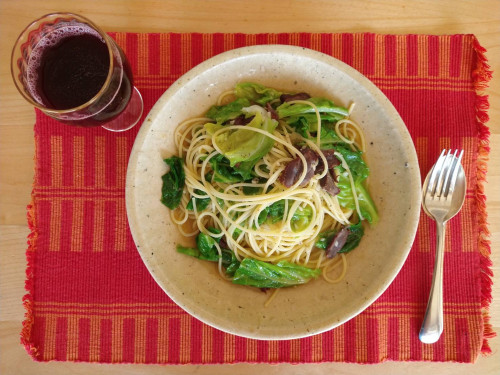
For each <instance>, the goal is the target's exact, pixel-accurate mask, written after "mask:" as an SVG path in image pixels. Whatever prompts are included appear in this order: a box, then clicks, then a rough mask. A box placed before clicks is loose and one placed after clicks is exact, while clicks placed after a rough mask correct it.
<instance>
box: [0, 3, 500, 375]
mask: <svg viewBox="0 0 500 375" xmlns="http://www.w3.org/2000/svg"><path fill="white" fill-rule="evenodd" d="M54 11H70V12H75V13H80V14H82V15H85V16H87V17H89V18H91V19H92V20H94V21H95V22H96V23H97V24H98V25H100V26H102V27H103V28H104V29H105V30H107V31H131V32H168V31H174V32H193V31H198V32H220V31H222V32H244V33H257V32H292V31H307V32H361V31H371V32H377V33H396V34H404V33H422V34H453V33H473V34H475V35H476V36H477V37H478V39H479V41H480V43H481V44H482V45H483V46H484V47H486V48H487V49H488V53H487V57H488V59H489V61H490V64H491V67H492V69H493V71H494V72H495V75H494V79H493V80H492V82H491V85H490V88H489V89H488V90H487V91H486V92H487V93H488V94H489V95H490V105H491V107H490V111H489V113H490V117H491V120H490V122H489V126H490V129H491V138H490V145H491V155H490V162H489V172H488V180H489V184H488V185H487V187H486V194H487V196H488V203H487V205H488V214H489V222H490V230H491V248H492V251H493V254H492V260H493V263H494V267H493V271H494V272H495V278H494V286H493V299H494V301H493V303H492V305H491V308H490V313H491V323H492V325H493V326H494V329H495V331H496V332H500V287H499V285H500V277H499V274H500V267H499V265H500V252H499V250H500V191H499V186H500V120H499V118H500V78H499V74H500V1H498V0H480V1H460V0H442V1H433V0H427V1H415V2H406V1H395V0H392V1H391V0H384V1H359V2H358V1H343V2H342V1H312V0H307V1H306V0H304V1H292V0H289V1H284V0H283V1H278V0H276V1H272V0H271V1H270V0H252V1H246V2H243V1H241V2H239V1H230V0H226V1H224V0H217V1H202V0H189V1H178V2H176V1H173V0H168V1H153V0H150V1H140V0H135V1H134V0H130V1H107V0H101V1H88V0H87V1H71V2H69V1H63V0H45V1H35V0H33V1H12V0H10V1H9V0H0V35H1V38H0V45H1V47H0V55H1V58H0V62H1V66H0V69H1V70H0V79H1V81H0V100H1V101H0V109H1V110H0V131H1V134H0V189H1V192H0V229H1V238H0V241H1V242H0V243H1V256H0V262H1V268H0V281H1V288H0V297H1V300H0V306H1V311H0V340H1V341H0V373H1V374H4V375H11V374H18V375H21V374H51V375H57V374H69V373H71V374H89V373H92V374H160V373H161V374H174V373H175V374H189V373H193V372H196V373H200V374H208V373H217V374H252V373H257V372H262V373H266V374H303V373H307V374H320V373H336V374H396V373H397V374H400V373H403V372H405V373H408V374H438V373H439V374H483V375H485V374H498V373H500V337H497V338H495V339H493V340H491V341H490V344H491V346H492V349H493V355H491V356H489V357H480V358H479V359H478V361H477V363H476V364H474V365H464V364H454V363H422V362H416V363H401V362H389V363H383V364H379V365H370V366H362V365H354V364H344V363H325V364H312V365H295V366H292V365H287V364H282V365H273V366H269V365H251V364H238V365H226V366H155V365H98V364H89V363H71V362H61V363H58V362H51V363H36V362H34V361H32V360H31V359H30V357H29V356H28V355H27V354H26V352H25V351H24V348H23V347H22V346H21V345H20V344H19V332H20V330H21V321H22V320H23V316H24V309H23V307H22V304H21V298H22V296H23V295H24V293H25V291H24V277H25V249H26V236H27V234H28V227H27V224H26V205H27V203H29V201H30V192H31V185H32V179H33V151H34V149H33V147H34V143H33V124H34V121H35V116H34V111H33V108H32V107H31V106H30V105H29V104H28V103H26V102H25V101H24V100H23V99H22V97H21V96H20V95H19V93H18V92H17V90H16V88H15V87H14V85H13V83H12V80H11V77H10V66H9V64H10V51H11V48H12V46H13V44H14V41H15V39H16V37H17V36H18V34H19V33H20V31H21V30H22V29H23V28H24V27H25V26H26V25H27V24H28V23H30V22H31V21H32V20H34V19H35V18H37V17H39V16H41V15H43V14H45V13H50V12H54Z"/></svg>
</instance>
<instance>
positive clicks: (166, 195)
mask: <svg viewBox="0 0 500 375" xmlns="http://www.w3.org/2000/svg"><path fill="white" fill-rule="evenodd" d="M164 162H165V163H166V164H167V165H168V166H169V167H170V170H169V171H168V172H167V173H165V174H164V175H163V176H162V177H161V179H162V182H163V184H162V188H161V203H163V204H164V205H165V206H167V207H168V208H170V209H171V210H173V209H174V208H176V207H177V206H179V204H180V203H181V198H182V192H183V191H184V183H185V179H186V176H185V174H184V167H183V162H182V159H181V158H179V157H177V156H172V157H171V158H167V159H164Z"/></svg>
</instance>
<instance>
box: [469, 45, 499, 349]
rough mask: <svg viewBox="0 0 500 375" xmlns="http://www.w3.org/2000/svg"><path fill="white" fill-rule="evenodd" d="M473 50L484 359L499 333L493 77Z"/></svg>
mask: <svg viewBox="0 0 500 375" xmlns="http://www.w3.org/2000/svg"><path fill="white" fill-rule="evenodd" d="M473 48H474V51H475V52H476V56H477V61H476V66H475V69H474V70H473V72H472V77H473V79H474V88H475V91H476V103H475V104H476V108H475V109H476V116H477V123H478V131H479V142H478V145H479V146H478V147H479V149H478V159H477V173H476V177H477V186H476V194H475V198H476V204H477V207H478V221H479V238H478V239H479V243H478V247H479V251H480V253H481V258H480V267H481V307H482V309H483V311H482V314H483V323H484V327H483V329H484V331H483V344H482V347H481V353H482V354H483V355H486V354H491V348H490V346H489V344H488V340H489V339H491V338H493V337H495V336H496V333H495V332H494V331H493V327H492V326H491V323H490V316H489V312H488V310H489V306H490V304H491V300H492V296H491V287H492V284H493V280H492V277H493V271H492V270H491V267H492V265H493V264H492V261H491V259H490V255H491V246H490V239H489V238H490V232H489V230H488V216H487V212H486V195H485V194H484V185H485V183H486V172H487V167H488V164H487V162H488V160H489V152H490V146H489V136H490V130H489V128H488V126H487V125H486V123H487V122H488V120H489V116H488V112H487V111H488V109H489V106H490V105H489V101H488V95H484V94H481V91H482V90H484V89H486V88H487V87H488V85H489V81H490V80H491V77H492V71H491V70H490V66H489V64H488V60H487V58H486V49H485V48H484V47H482V46H481V45H480V44H479V41H478V40H477V38H476V37H474V38H473Z"/></svg>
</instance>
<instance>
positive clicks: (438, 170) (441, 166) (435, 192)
mask: <svg viewBox="0 0 500 375" xmlns="http://www.w3.org/2000/svg"><path fill="white" fill-rule="evenodd" d="M458 153H459V150H455V152H454V153H453V154H452V151H451V150H448V152H446V150H443V151H442V152H441V155H440V156H439V158H438V160H437V162H436V164H434V167H432V173H431V176H430V178H429V184H428V186H427V192H428V193H429V194H430V195H431V197H432V198H439V199H441V198H444V199H447V198H448V196H451V194H452V193H453V190H454V189H455V183H456V181H457V176H458V172H459V170H460V168H459V165H460V162H461V160H462V156H463V154H464V150H460V153H459V154H458ZM457 154H458V157H457Z"/></svg>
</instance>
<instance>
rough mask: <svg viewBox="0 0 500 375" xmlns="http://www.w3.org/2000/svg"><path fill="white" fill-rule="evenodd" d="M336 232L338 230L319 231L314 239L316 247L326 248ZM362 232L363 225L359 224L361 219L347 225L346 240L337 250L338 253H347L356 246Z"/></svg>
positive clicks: (363, 232)
mask: <svg viewBox="0 0 500 375" xmlns="http://www.w3.org/2000/svg"><path fill="white" fill-rule="evenodd" d="M337 232H338V231H327V232H322V233H320V234H319V236H318V238H317V240H316V243H315V246H316V247H317V248H318V249H326V248H327V246H328V244H329V243H330V242H331V241H332V239H333V237H334V236H335V235H336V234H337ZM364 234H365V231H364V228H363V225H362V224H361V221H359V222H358V223H357V224H353V225H351V226H349V235H348V236H347V241H346V243H345V244H344V246H343V247H342V249H341V250H340V251H339V253H348V252H349V251H351V250H353V249H354V248H356V247H358V245H359V243H360V241H361V238H362V237H363V235H364Z"/></svg>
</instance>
